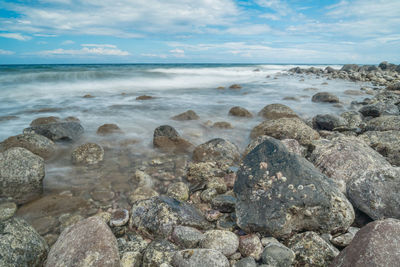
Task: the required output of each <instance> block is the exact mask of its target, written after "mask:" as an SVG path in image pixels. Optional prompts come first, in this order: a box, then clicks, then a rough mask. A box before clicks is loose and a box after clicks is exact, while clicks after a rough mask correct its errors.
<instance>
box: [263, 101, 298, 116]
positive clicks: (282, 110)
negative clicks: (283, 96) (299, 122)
mask: <svg viewBox="0 0 400 267" xmlns="http://www.w3.org/2000/svg"><path fill="white" fill-rule="evenodd" d="M258 115H259V116H262V117H263V118H264V119H268V120H275V119H280V118H298V116H297V114H296V113H295V112H294V111H293V110H292V109H291V108H289V107H288V106H285V105H283V104H270V105H267V106H265V107H264V108H263V109H262V110H261V111H260V112H258Z"/></svg>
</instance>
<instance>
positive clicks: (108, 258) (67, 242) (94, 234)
mask: <svg viewBox="0 0 400 267" xmlns="http://www.w3.org/2000/svg"><path fill="white" fill-rule="evenodd" d="M45 266H46V267H57V266H116V267H117V266H118V267H119V266H120V259H119V254H118V245H117V240H116V239H115V236H114V235H113V233H112V232H111V230H110V228H109V227H108V226H107V224H105V223H104V222H103V221H102V220H101V219H100V218H99V217H96V216H95V217H90V218H87V219H85V220H82V221H79V222H77V223H76V224H74V225H73V226H71V227H68V228H66V229H65V230H64V231H63V232H62V233H61V235H60V236H59V237H58V240H57V242H56V243H55V244H54V245H53V246H52V247H51V249H50V252H49V255H48V257H47V260H46V264H45Z"/></svg>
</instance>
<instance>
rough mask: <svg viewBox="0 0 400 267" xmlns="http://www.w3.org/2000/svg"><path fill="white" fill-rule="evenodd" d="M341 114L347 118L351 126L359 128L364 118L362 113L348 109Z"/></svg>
mask: <svg viewBox="0 0 400 267" xmlns="http://www.w3.org/2000/svg"><path fill="white" fill-rule="evenodd" d="M340 116H341V117H343V118H345V119H346V121H347V125H348V126H349V128H358V127H359V126H360V124H361V123H362V120H363V119H362V115H361V113H359V112H357V111H346V112H343V113H342V114H340Z"/></svg>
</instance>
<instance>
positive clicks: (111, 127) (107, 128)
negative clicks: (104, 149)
mask: <svg viewBox="0 0 400 267" xmlns="http://www.w3.org/2000/svg"><path fill="white" fill-rule="evenodd" d="M96 133H97V134H98V135H111V134H120V133H122V130H121V128H119V127H118V125H116V124H114V123H107V124H103V125H101V126H100V127H99V128H97V131H96Z"/></svg>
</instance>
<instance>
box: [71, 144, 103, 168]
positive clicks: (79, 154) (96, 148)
mask: <svg viewBox="0 0 400 267" xmlns="http://www.w3.org/2000/svg"><path fill="white" fill-rule="evenodd" d="M103 158H104V149H103V148H102V147H101V146H100V145H98V144H95V143H86V144H83V145H80V146H78V147H77V148H75V149H74V151H73V152H72V155H71V159H72V163H73V164H85V165H93V164H98V163H100V162H102V161H103Z"/></svg>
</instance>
